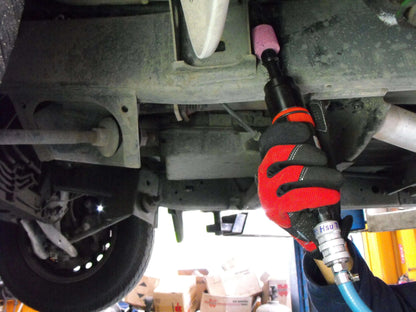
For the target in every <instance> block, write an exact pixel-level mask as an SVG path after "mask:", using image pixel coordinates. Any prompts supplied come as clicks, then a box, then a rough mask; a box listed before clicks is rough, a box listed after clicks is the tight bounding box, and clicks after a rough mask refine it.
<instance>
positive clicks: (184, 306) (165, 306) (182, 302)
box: [153, 292, 191, 312]
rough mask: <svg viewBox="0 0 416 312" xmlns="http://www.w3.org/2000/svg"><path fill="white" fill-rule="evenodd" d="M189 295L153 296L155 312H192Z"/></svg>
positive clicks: (179, 293)
mask: <svg viewBox="0 0 416 312" xmlns="http://www.w3.org/2000/svg"><path fill="white" fill-rule="evenodd" d="M190 301H191V300H190V295H189V293H181V292H177V293H162V292H160V293H159V292H155V293H154V294H153V303H154V307H155V312H190V307H189V305H190Z"/></svg>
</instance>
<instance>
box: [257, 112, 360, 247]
mask: <svg viewBox="0 0 416 312" xmlns="http://www.w3.org/2000/svg"><path fill="white" fill-rule="evenodd" d="M296 121H297V120H296ZM301 121H302V122H289V121H284V122H279V121H278V122H276V119H275V122H274V124H273V125H272V126H271V127H269V128H268V129H267V130H266V132H265V133H264V134H263V135H262V137H261V139H260V154H261V157H262V158H263V161H262V163H261V165H260V167H259V169H258V194H259V198H260V202H261V205H262V207H263V208H264V209H265V211H266V214H267V216H268V217H269V218H270V219H271V220H272V221H274V222H276V223H277V224H278V225H280V226H281V227H282V228H284V229H285V230H286V231H287V232H289V233H290V234H291V235H292V236H293V237H294V238H295V239H296V240H297V241H298V242H299V243H300V244H301V245H302V246H303V247H304V248H305V249H306V250H307V251H309V252H316V251H317V247H316V240H315V236H314V234H313V228H314V227H315V226H316V225H317V224H318V223H319V222H320V221H319V218H318V215H319V214H318V211H319V209H321V208H320V207H330V208H329V209H326V211H328V212H329V213H330V214H331V216H330V217H331V220H336V221H340V208H339V202H340V192H339V189H340V187H341V184H342V181H343V178H342V175H341V173H339V172H338V171H336V170H335V169H330V168H328V167H327V158H326V156H325V153H324V152H323V151H321V150H320V149H318V148H316V147H315V145H314V140H313V133H312V127H311V124H312V123H313V122H309V123H310V124H308V123H307V122H303V120H301ZM321 210H322V209H321ZM351 221H352V220H350V219H348V222H344V225H345V224H346V223H348V224H349V225H346V227H347V230H346V231H347V233H348V232H349V228H350V227H351V224H350V223H351ZM344 228H345V226H344ZM344 232H345V231H344ZM346 235H348V234H346ZM318 253H319V252H318Z"/></svg>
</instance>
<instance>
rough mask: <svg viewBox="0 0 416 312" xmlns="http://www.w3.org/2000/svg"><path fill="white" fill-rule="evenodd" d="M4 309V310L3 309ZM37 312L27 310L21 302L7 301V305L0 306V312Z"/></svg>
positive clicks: (30, 309)
mask: <svg viewBox="0 0 416 312" xmlns="http://www.w3.org/2000/svg"><path fill="white" fill-rule="evenodd" d="M5 308H6V309H5ZM13 311H15V312H17V311H20V312H38V311H36V310H33V309H32V308H29V307H28V306H26V305H24V304H23V303H22V302H20V301H15V300H9V301H7V305H6V306H4V304H3V303H2V304H1V305H0V312H13Z"/></svg>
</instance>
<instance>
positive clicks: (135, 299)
mask: <svg viewBox="0 0 416 312" xmlns="http://www.w3.org/2000/svg"><path fill="white" fill-rule="evenodd" d="M158 285H159V279H158V278H153V277H148V276H143V277H142V279H141V280H140V282H139V283H138V284H137V285H136V287H134V289H133V290H132V291H131V292H129V293H128V294H127V296H126V297H125V298H124V301H125V302H127V303H128V304H131V305H132V306H134V307H136V308H145V304H144V298H146V297H153V292H154V290H155V288H156V287H157V286H158Z"/></svg>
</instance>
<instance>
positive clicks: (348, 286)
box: [252, 24, 370, 311]
mask: <svg viewBox="0 0 416 312" xmlns="http://www.w3.org/2000/svg"><path fill="white" fill-rule="evenodd" d="M252 36H253V44H254V50H255V54H256V55H257V57H258V58H259V59H260V60H261V61H262V63H263V65H264V66H265V67H266V69H267V71H268V74H269V78H270V79H269V81H268V82H267V84H266V85H265V87H264V92H265V101H266V104H267V108H268V111H269V113H270V115H271V117H272V118H273V123H280V122H303V123H306V124H308V125H309V128H310V131H311V134H312V135H311V137H312V138H313V142H308V143H310V144H313V145H315V146H316V147H318V148H320V144H319V141H318V139H317V138H316V136H315V130H314V127H315V122H314V120H313V118H312V116H311V114H310V113H309V111H308V110H307V109H306V108H305V107H304V106H303V103H302V100H301V96H300V95H299V93H298V92H297V90H296V89H295V88H294V85H293V83H292V81H291V80H290V79H289V77H287V76H285V75H284V74H283V72H282V70H281V68H280V61H279V56H278V53H279V51H280V46H279V43H278V41H277V38H276V34H275V32H274V30H273V28H272V27H271V26H270V25H266V24H262V25H258V26H256V27H255V28H254V29H253V32H252ZM339 214H340V207H339V205H338V206H330V207H321V208H318V213H317V214H310V215H309V216H310V217H313V218H314V220H308V223H309V224H313V226H314V228H313V232H314V235H315V238H316V239H315V242H316V243H317V246H318V248H319V250H320V252H321V253H322V256H323V262H324V264H325V265H326V266H328V267H329V268H331V270H332V272H333V273H334V277H335V283H336V284H337V285H338V287H339V289H340V291H341V294H342V296H343V297H344V299H345V301H346V302H347V304H348V305H349V307H350V308H351V309H352V310H353V311H370V310H369V309H368V307H367V306H366V305H365V304H364V303H363V302H362V300H361V298H360V297H359V296H358V295H357V293H356V291H355V288H354V286H353V285H352V282H351V279H352V275H351V274H350V272H349V271H348V266H347V263H348V261H349V259H350V255H349V253H348V251H347V249H346V244H345V240H344V239H343V238H342V236H341V229H340V227H339V224H338V222H337V221H336V220H337V218H334V216H339Z"/></svg>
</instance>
